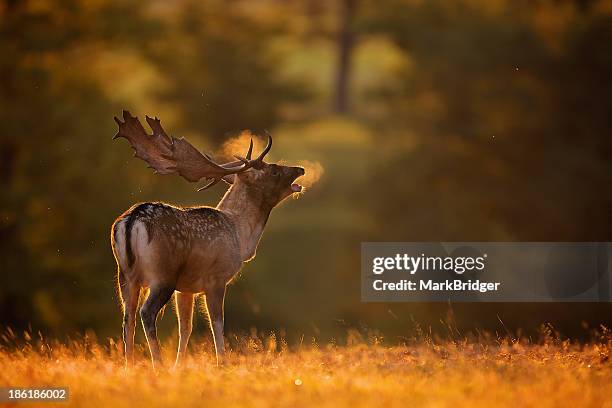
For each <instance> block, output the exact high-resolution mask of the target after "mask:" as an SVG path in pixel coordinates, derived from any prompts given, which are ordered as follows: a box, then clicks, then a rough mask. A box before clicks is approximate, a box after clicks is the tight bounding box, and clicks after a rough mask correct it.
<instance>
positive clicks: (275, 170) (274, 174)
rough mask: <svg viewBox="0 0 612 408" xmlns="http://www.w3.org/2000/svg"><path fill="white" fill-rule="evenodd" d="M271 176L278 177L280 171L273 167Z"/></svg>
mask: <svg viewBox="0 0 612 408" xmlns="http://www.w3.org/2000/svg"><path fill="white" fill-rule="evenodd" d="M270 174H271V175H272V176H274V177H277V176H278V175H279V174H280V172H279V171H278V169H277V168H276V167H272V170H271V171H270Z"/></svg>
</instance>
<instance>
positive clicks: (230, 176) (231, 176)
mask: <svg viewBox="0 0 612 408" xmlns="http://www.w3.org/2000/svg"><path fill="white" fill-rule="evenodd" d="M235 179H236V175H235V174H228V175H227V176H223V177H222V178H221V180H223V181H225V182H226V183H227V184H230V185H232V184H234V180H235Z"/></svg>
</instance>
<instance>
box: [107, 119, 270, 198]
mask: <svg viewBox="0 0 612 408" xmlns="http://www.w3.org/2000/svg"><path fill="white" fill-rule="evenodd" d="M145 118H146V120H147V123H148V124H149V126H150V127H151V130H153V134H152V135H149V134H147V132H146V131H145V129H144V128H143V127H142V124H141V123H140V121H139V120H138V118H135V117H134V116H132V115H130V112H128V111H125V110H124V111H123V122H122V121H121V120H119V119H118V118H117V117H115V122H117V125H119V131H118V132H117V134H116V135H115V136H114V137H113V139H117V138H118V137H125V138H126V139H127V140H128V141H129V142H130V145H131V146H132V148H133V149H134V155H135V156H136V157H138V158H140V159H142V160H144V161H145V162H147V164H148V165H149V167H151V168H152V169H153V170H155V172H156V173H159V174H175V173H176V174H178V175H180V176H181V177H183V178H185V179H186V180H188V181H191V182H196V181H200V180H201V179H207V180H211V181H210V182H209V183H208V184H206V185H205V186H204V187H201V188H200V189H198V191H201V190H204V189H206V188H209V187H211V186H213V185H215V184H217V183H218V182H219V181H221V180H222V179H223V177H224V176H227V175H230V174H235V173H240V172H243V171H245V170H247V169H249V168H251V167H255V168H257V167H259V165H260V164H261V163H262V162H263V158H264V157H265V155H266V154H268V152H269V151H270V149H271V148H272V137H270V135H268V144H267V146H266V148H265V149H264V150H263V152H261V154H260V155H259V156H258V157H257V158H256V159H254V160H251V153H252V152H253V139H251V143H250V145H249V150H248V152H247V154H246V156H245V157H240V156H236V158H237V159H238V161H234V162H229V163H224V164H218V163H216V162H215V161H214V160H213V159H212V158H211V157H210V156H209V155H207V154H205V153H204V154H202V153H200V152H199V151H198V149H196V148H195V147H193V146H192V145H191V144H190V143H189V142H188V141H187V140H185V139H184V138H180V139H177V138H175V137H170V136H168V135H167V134H166V132H165V131H164V129H163V128H162V126H161V123H160V121H159V119H158V118H155V119H153V118H150V117H148V116H146V117H145Z"/></svg>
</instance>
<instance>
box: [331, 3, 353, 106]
mask: <svg viewBox="0 0 612 408" xmlns="http://www.w3.org/2000/svg"><path fill="white" fill-rule="evenodd" d="M339 1H340V9H339V30H338V37H337V49H338V65H337V71H336V83H335V95H334V105H333V109H334V112H336V113H348V111H349V103H348V85H349V77H350V71H351V54H352V51H353V45H354V40H355V37H354V33H353V31H352V24H351V23H352V17H353V13H354V10H355V3H356V0H339Z"/></svg>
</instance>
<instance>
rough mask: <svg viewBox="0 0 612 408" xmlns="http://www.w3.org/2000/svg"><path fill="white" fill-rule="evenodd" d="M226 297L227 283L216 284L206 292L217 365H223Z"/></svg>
mask: <svg viewBox="0 0 612 408" xmlns="http://www.w3.org/2000/svg"><path fill="white" fill-rule="evenodd" d="M224 299H225V284H223V285H216V286H214V287H213V288H211V289H210V290H208V291H207V292H206V310H207V311H208V319H209V321H210V329H211V331H212V334H213V340H214V341H215V353H216V356H217V366H219V365H223V363H224V357H225V343H224V341H223V302H224Z"/></svg>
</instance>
